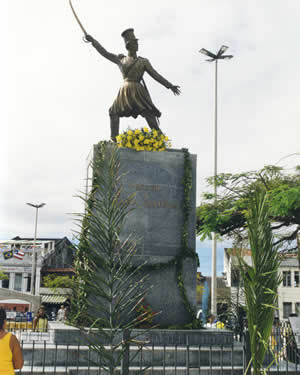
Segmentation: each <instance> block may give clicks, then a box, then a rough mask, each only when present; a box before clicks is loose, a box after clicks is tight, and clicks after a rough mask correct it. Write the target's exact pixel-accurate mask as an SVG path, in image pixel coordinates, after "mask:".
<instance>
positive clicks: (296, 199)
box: [197, 166, 300, 251]
mask: <svg viewBox="0 0 300 375" xmlns="http://www.w3.org/2000/svg"><path fill="white" fill-rule="evenodd" d="M214 181H216V184H217V186H218V194H217V196H216V197H215V196H214V194H204V200H203V202H202V204H201V205H200V206H199V207H198V208H197V233H198V234H199V235H200V236H201V238H202V239H205V238H210V236H211V232H215V233H217V234H219V235H220V236H222V237H224V238H229V239H231V240H233V243H234V246H235V244H237V243H239V244H240V243H241V241H242V240H246V239H247V234H246V230H245V229H246V226H247V214H248V206H249V202H250V201H251V199H252V197H253V194H254V192H255V191H256V189H258V188H259V189H262V190H264V191H266V192H267V193H268V195H267V199H268V205H269V219H270V221H271V229H272V231H273V234H274V245H276V246H277V245H279V247H280V249H281V250H284V251H295V250H296V249H297V248H299V245H297V236H299V233H300V166H298V167H296V168H295V170H294V172H293V173H291V174H287V173H285V172H284V170H283V169H282V168H280V167H276V166H265V167H264V168H262V169H261V170H258V171H250V172H244V173H239V174H231V173H227V174H219V175H218V176H217V177H216V179H214V178H213V177H212V178H209V179H208V182H209V184H210V185H213V184H214ZM215 198H216V200H215ZM298 238H299V237H298Z"/></svg>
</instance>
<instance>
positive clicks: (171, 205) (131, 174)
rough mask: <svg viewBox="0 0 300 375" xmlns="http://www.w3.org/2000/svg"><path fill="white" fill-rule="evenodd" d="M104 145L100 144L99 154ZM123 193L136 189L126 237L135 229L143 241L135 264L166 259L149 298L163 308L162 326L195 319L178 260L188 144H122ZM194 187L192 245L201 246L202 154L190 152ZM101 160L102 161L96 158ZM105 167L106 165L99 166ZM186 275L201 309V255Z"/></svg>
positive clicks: (153, 276) (152, 278)
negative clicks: (158, 147) (139, 147)
mask: <svg viewBox="0 0 300 375" xmlns="http://www.w3.org/2000/svg"><path fill="white" fill-rule="evenodd" d="M97 152H98V148H97V146H95V149H94V158H96V157H97ZM119 153H120V165H121V173H123V174H122V177H121V182H122V187H123V194H124V195H125V196H129V195H131V194H132V193H134V194H135V199H134V202H133V205H134V208H135V209H134V210H133V211H132V212H130V214H129V215H128V216H127V218H126V222H125V227H124V230H123V231H122V233H121V239H126V238H127V237H128V236H129V235H130V236H133V237H134V238H135V240H136V241H137V253H136V255H135V257H134V260H133V263H134V264H135V265H139V264H142V263H144V262H146V264H147V266H153V265H157V264H160V265H163V264H165V265H166V264H167V263H169V264H168V265H167V266H166V267H161V269H153V268H152V269H151V267H150V270H149V271H148V270H147V273H148V275H149V280H148V281H147V282H146V285H145V287H146V288H147V287H149V286H151V287H152V288H151V290H150V292H149V294H148V295H147V297H146V302H147V303H148V304H149V305H150V306H151V308H152V310H153V311H154V312H160V314H159V315H158V316H157V317H156V318H155V320H154V323H156V324H159V326H160V327H168V326H170V325H182V324H185V323H188V322H190V320H191V317H190V314H189V313H188V311H187V309H186V307H185V305H184V303H183V300H182V296H181V294H180V291H179V288H178V285H177V276H178V274H177V272H176V266H175V265H174V264H173V265H172V264H171V263H172V260H173V261H174V260H175V259H176V257H178V256H179V255H180V254H182V253H181V251H182V229H183V222H184V209H183V200H184V184H183V179H184V170H185V169H184V168H185V167H184V165H185V164H184V162H185V152H184V151H183V150H173V149H171V150H168V151H164V152H148V151H140V152H138V151H135V150H131V149H127V148H121V149H119ZM189 160H190V166H191V173H192V187H191V191H190V194H189V199H190V214H189V220H188V247H189V249H190V251H191V252H195V228H196V213H195V208H196V155H189ZM95 164H96V163H95ZM99 172H100V173H101V171H99ZM182 264H183V266H182V272H181V275H182V280H183V283H184V287H185V292H186V296H187V298H188V300H189V303H190V305H191V306H192V308H193V309H194V310H195V309H196V273H197V263H196V259H195V258H191V257H188V258H184V259H183V261H182Z"/></svg>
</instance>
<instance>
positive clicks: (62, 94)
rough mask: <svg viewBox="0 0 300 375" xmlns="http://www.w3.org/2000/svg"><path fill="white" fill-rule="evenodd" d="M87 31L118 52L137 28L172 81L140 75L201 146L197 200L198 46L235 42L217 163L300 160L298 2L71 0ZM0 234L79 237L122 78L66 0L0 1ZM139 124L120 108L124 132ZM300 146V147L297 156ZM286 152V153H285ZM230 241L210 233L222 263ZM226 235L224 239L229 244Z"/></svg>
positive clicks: (202, 70)
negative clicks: (90, 166) (77, 219)
mask: <svg viewBox="0 0 300 375" xmlns="http://www.w3.org/2000/svg"><path fill="white" fill-rule="evenodd" d="M73 5H74V7H75V9H76V11H77V13H78V16H79V17H80V19H81V21H82V23H83V25H84V26H85V28H86V29H87V31H88V33H89V34H91V35H92V36H93V37H94V38H96V39H97V40H98V41H99V42H100V43H101V44H102V45H103V46H104V47H105V48H106V49H107V50H108V51H110V52H114V53H125V51H126V50H125V47H124V42H123V39H122V38H121V36H120V34H121V33H122V31H123V30H125V29H127V28H129V27H132V28H134V30H135V35H136V37H137V38H139V44H140V48H139V55H140V56H142V57H146V58H148V59H149V60H150V62H151V63H152V65H153V67H154V68H155V69H156V70H157V71H158V72H159V73H160V74H162V75H163V76H164V77H165V78H166V79H168V80H169V81H170V82H171V83H172V84H175V85H179V86H180V87H181V91H182V95H180V96H174V95H173V94H172V92H171V90H167V89H166V88H165V87H163V86H161V85H160V84H159V83H157V82H156V81H154V80H153V79H152V78H151V77H150V76H147V75H145V77H144V78H145V81H146V83H147V86H148V88H149V91H150V93H151V96H152V99H153V102H154V103H155V104H156V106H157V107H158V108H159V109H160V110H161V112H162V117H161V128H162V130H163V131H164V132H165V133H166V134H167V135H168V136H169V138H170V139H171V140H172V146H173V147H174V148H179V149H180V148H183V147H184V148H188V149H189V151H190V152H191V153H193V154H196V155H197V204H199V203H200V202H201V199H202V198H201V196H202V193H203V192H204V191H207V190H208V189H209V188H208V186H207V184H206V178H207V177H209V176H211V175H212V174H213V157H214V148H213V124H214V117H213V116H214V65H213V64H211V63H208V62H206V61H205V56H204V55H202V54H200V53H199V50H200V49H201V48H203V47H204V48H206V49H208V50H210V51H212V52H217V51H218V49H219V48H220V47H221V45H227V46H229V49H228V51H227V53H228V54H232V55H234V58H233V59H231V60H229V61H222V62H220V64H219V69H218V171H219V172H230V173H238V172H241V171H247V170H255V169H259V168H262V167H263V166H264V165H268V164H276V163H277V165H280V166H282V167H284V168H287V169H289V168H292V167H293V166H295V165H297V164H300V160H299V159H300V157H299V151H300V142H299V139H300V127H299V124H298V122H299V117H300V106H299V90H300V71H299V60H300V47H299V43H298V35H299V15H300V2H299V1H298V0H288V1H282V0H264V1H256V0H251V1H250V0H249V1H248V0H245V1H236V0H210V1H202V0H195V1H194V0H188V1H186V2H183V1H178V0H172V1H171V0H170V1H169V0H160V1H158V0H153V1H151V2H149V1H144V0H139V1H136V0H131V1H127V2H124V1H122V2H121V1H116V0H110V1H109V2H108V1H107V2H103V1H99V0H84V1H83V0H73ZM0 28H1V29H0V42H1V47H2V48H1V52H2V53H1V57H2V58H1V59H0V82H1V85H0V121H1V125H2V126H1V134H2V142H1V147H0V160H1V161H0V173H1V177H2V178H1V184H0V239H10V238H12V237H13V236H16V235H20V236H23V237H32V236H33V232H34V219H35V217H34V215H35V213H34V209H33V208H31V207H29V206H26V205H25V203H26V202H31V203H41V202H45V203H46V206H45V207H43V208H42V209H41V210H40V211H39V221H38V236H39V237H63V236H67V237H68V238H70V239H72V238H73V234H72V233H73V232H72V231H73V230H74V229H75V228H74V217H73V216H72V213H77V212H81V211H82V204H81V201H80V199H78V198H76V196H77V195H78V194H80V192H82V191H84V190H85V176H86V168H87V163H88V159H87V158H88V155H89V153H90V151H91V149H92V146H93V144H96V143H98V142H99V141H100V140H105V139H109V136H110V130H109V117H108V108H109V107H110V106H111V104H112V102H113V100H114V99H115V97H116V95H117V92H118V89H119V86H120V84H121V82H122V78H121V74H120V72H119V70H118V68H117V66H115V65H114V64H112V63H111V62H109V61H107V60H105V59H104V58H103V57H102V56H100V55H99V54H98V53H97V52H96V51H95V50H94V49H93V47H92V46H91V45H90V44H87V43H84V42H83V40H82V32H81V30H80V28H79V26H78V24H77V23H76V21H75V19H74V17H73V15H72V13H71V10H70V6H69V3H68V1H67V0H51V1H50V0H26V1H24V0H1V3H0ZM144 125H145V121H143V119H142V118H141V117H138V119H136V120H134V119H133V118H125V119H121V131H123V130H126V128H127V127H128V126H130V127H132V128H137V127H141V126H144ZM297 153H298V155H294V154H297ZM289 155H292V156H289ZM210 246H211V245H210V243H209V241H206V242H203V243H201V242H200V241H199V240H198V239H197V251H198V253H199V256H200V262H201V266H200V271H202V272H203V273H204V274H206V275H208V274H209V273H210ZM224 246H225V247H226V246H228V243H224V242H221V243H220V244H219V245H218V260H217V269H218V273H219V274H220V272H222V260H223V249H224ZM229 246H230V244H229Z"/></svg>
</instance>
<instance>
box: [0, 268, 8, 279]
mask: <svg viewBox="0 0 300 375" xmlns="http://www.w3.org/2000/svg"><path fill="white" fill-rule="evenodd" d="M0 280H8V276H7V275H6V273H4V272H3V271H1V270H0Z"/></svg>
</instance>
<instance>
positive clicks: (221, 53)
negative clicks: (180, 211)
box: [199, 46, 233, 315]
mask: <svg viewBox="0 0 300 375" xmlns="http://www.w3.org/2000/svg"><path fill="white" fill-rule="evenodd" d="M227 49H228V47H227V46H222V47H221V48H220V49H219V52H218V53H217V54H214V53H212V52H210V51H208V50H207V49H205V48H202V49H201V50H200V51H199V52H201V53H203V54H204V55H206V56H208V57H210V59H208V60H206V61H209V62H213V61H215V62H216V65H215V114H214V203H216V201H217V183H216V176H217V174H218V126H217V125H218V60H224V59H232V58H233V55H224V53H225V51H227ZM211 257H212V259H211V262H212V267H211V273H212V275H211V313H212V314H213V315H216V314H217V239H216V234H215V233H212V254H211Z"/></svg>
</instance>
